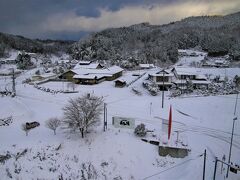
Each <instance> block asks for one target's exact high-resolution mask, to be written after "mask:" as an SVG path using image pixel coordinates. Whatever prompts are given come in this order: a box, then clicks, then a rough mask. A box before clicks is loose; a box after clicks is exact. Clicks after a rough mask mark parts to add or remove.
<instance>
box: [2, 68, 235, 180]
mask: <svg viewBox="0 0 240 180" xmlns="http://www.w3.org/2000/svg"><path fill="white" fill-rule="evenodd" d="M35 71H36V69H35V70H32V71H27V72H26V73H23V74H22V75H20V76H19V77H17V79H16V81H17V88H16V89H17V96H16V97H15V98H12V97H0V105H1V108H0V118H4V117H8V116H13V123H12V124H10V126H0V144H1V146H0V155H5V154H10V155H11V158H10V159H8V160H6V161H5V163H2V164H0V177H1V178H0V179H9V178H10V177H11V176H12V178H13V179H37V178H39V179H58V178H59V177H63V179H81V178H82V179H84V178H83V177H85V178H86V179H88V178H89V179H116V180H120V179H124V180H125V179H136V180H141V179H154V180H155V179H166V180H172V179H178V180H192V179H196V180H197V179H202V169H203V156H199V155H201V154H203V152H204V150H205V149H206V150H207V162H206V179H212V178H213V171H214V160H215V156H217V157H218V158H219V159H222V157H223V155H226V157H227V158H226V159H228V153H229V146H230V144H229V143H230V137H231V129H232V122H233V117H234V115H233V114H234V107H235V102H236V95H228V96H207V97H184V98H180V97H179V98H169V97H168V92H166V93H165V98H164V108H162V94H159V95H158V96H151V95H150V94H149V92H147V90H146V89H144V88H143V87H142V82H143V80H144V79H145V78H146V77H147V75H148V73H149V72H152V71H156V69H154V70H146V72H147V73H146V75H145V76H143V77H142V78H140V79H139V80H137V81H136V82H134V83H133V84H132V85H131V86H130V87H125V88H115V87H114V82H113V81H106V82H102V83H101V84H98V85H91V86H87V85H77V87H76V90H77V91H79V93H74V94H51V93H46V92H43V91H40V90H38V89H36V88H34V87H33V86H31V85H24V84H22V83H21V82H22V80H24V79H26V78H28V77H30V76H31V75H32V74H33V72H35ZM144 71H145V70H144ZM202 71H205V70H202V69H201V72H202ZM206 71H208V72H209V71H210V73H213V72H214V71H215V70H214V69H213V70H212V69H208V70H206ZM216 71H217V73H220V74H221V75H222V76H223V75H225V73H226V72H227V75H229V76H233V74H231V73H232V72H233V70H232V69H231V70H230V69H227V70H226V71H225V70H222V69H216ZM137 72H139V71H137ZM137 72H136V73H137ZM141 72H142V71H141ZM234 72H235V73H234V74H236V73H237V74H240V68H236V69H234ZM133 73H134V72H125V73H124V75H123V77H121V79H124V80H126V81H127V82H130V81H132V80H134V78H136V76H132V74H133ZM4 80H5V79H1V86H2V85H3V84H4ZM41 86H44V87H47V88H50V89H56V90H59V89H63V88H66V84H64V83H62V82H49V83H46V84H42V85H41ZM132 87H137V88H138V89H139V90H140V91H141V92H142V95H141V96H138V95H136V94H134V93H133V92H132V90H131V88H132ZM85 93H94V94H95V95H98V96H103V97H104V100H105V102H106V103H107V110H108V113H107V115H108V117H107V118H108V129H107V131H106V132H103V122H101V123H99V125H98V126H97V127H93V128H92V129H91V132H90V133H88V134H87V136H86V138H84V139H82V138H81V137H80V133H79V134H67V133H65V132H64V131H63V130H62V129H58V130H57V135H54V134H53V132H52V131H50V130H49V129H48V128H46V127H45V121H46V120H47V119H49V118H51V117H59V118H61V117H62V116H63V112H62V108H63V107H64V106H65V105H66V103H67V101H68V100H69V99H70V98H74V97H78V96H81V95H82V94H85ZM239 99H240V97H239V98H238V100H237V103H238V106H237V113H236V116H238V117H240V116H239V115H240V111H239V109H240V108H239V107H240V100H239ZM170 105H172V108H173V127H172V128H173V129H172V137H171V138H172V141H176V138H177V133H176V131H180V137H179V139H180V140H183V141H187V143H188V147H189V148H190V149H191V152H190V154H189V156H188V157H186V158H183V159H176V158H171V157H169V156H167V157H161V156H159V154H158V147H157V146H155V145H151V144H149V143H146V142H143V141H141V139H140V138H139V137H136V136H135V135H134V133H133V131H134V130H133V129H117V128H115V127H114V126H112V124H111V123H112V117H113V116H122V117H131V118H134V119H135V121H136V123H135V124H136V125H138V124H140V123H144V124H146V127H147V129H149V130H152V131H153V132H151V133H148V134H147V137H146V139H150V140H156V139H160V138H161V137H162V131H161V126H162V120H161V119H168V114H169V107H170ZM27 121H38V122H40V126H39V127H37V128H35V129H33V130H31V131H30V132H29V135H28V136H26V135H25V133H24V131H22V130H21V124H22V123H25V122H27ZM102 121H103V117H102ZM60 144H61V147H60V148H58V146H59V145H60ZM25 149H27V151H24V150H25ZM20 153H22V155H21V154H20ZM231 159H232V162H234V163H237V164H240V120H239V118H238V120H237V121H236V123H235V135H234V139H233V149H232V158H231ZM225 174H226V167H225V166H224V170H223V173H222V174H221V164H220V163H219V164H218V168H217V178H216V179H219V180H223V179H224V176H225ZM229 175H230V176H229V179H233V180H239V179H240V174H239V172H238V174H233V173H231V172H230V174H229Z"/></svg>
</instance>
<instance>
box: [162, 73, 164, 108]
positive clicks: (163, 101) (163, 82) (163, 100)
mask: <svg viewBox="0 0 240 180" xmlns="http://www.w3.org/2000/svg"><path fill="white" fill-rule="evenodd" d="M164 75H165V70H164V69H163V84H162V88H163V89H162V108H163V106H164Z"/></svg>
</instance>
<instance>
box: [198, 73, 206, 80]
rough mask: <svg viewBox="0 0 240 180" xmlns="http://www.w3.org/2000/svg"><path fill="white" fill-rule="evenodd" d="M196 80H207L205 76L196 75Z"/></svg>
mask: <svg viewBox="0 0 240 180" xmlns="http://www.w3.org/2000/svg"><path fill="white" fill-rule="evenodd" d="M196 79H207V76H205V75H203V74H198V75H196Z"/></svg>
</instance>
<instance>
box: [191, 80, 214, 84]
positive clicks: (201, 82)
mask: <svg viewBox="0 0 240 180" xmlns="http://www.w3.org/2000/svg"><path fill="white" fill-rule="evenodd" d="M192 83H193V84H210V83H211V82H210V81H204V80H192Z"/></svg>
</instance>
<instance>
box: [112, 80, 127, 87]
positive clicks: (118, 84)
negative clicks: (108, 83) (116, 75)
mask: <svg viewBox="0 0 240 180" xmlns="http://www.w3.org/2000/svg"><path fill="white" fill-rule="evenodd" d="M126 85H127V83H126V81H124V80H121V79H118V80H116V81H115V87H120V88H122V87H124V86H126Z"/></svg>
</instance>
